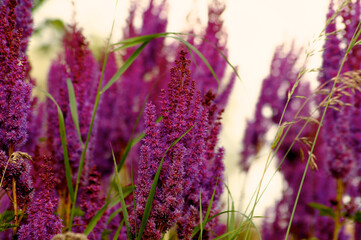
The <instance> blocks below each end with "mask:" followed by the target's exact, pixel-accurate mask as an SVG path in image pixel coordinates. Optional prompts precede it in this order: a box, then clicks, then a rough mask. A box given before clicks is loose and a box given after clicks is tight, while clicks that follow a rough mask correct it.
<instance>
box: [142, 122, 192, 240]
mask: <svg viewBox="0 0 361 240" xmlns="http://www.w3.org/2000/svg"><path fill="white" fill-rule="evenodd" d="M194 126H195V125H193V126H192V127H190V128H189V129H188V130H187V131H186V132H185V133H183V135H182V136H180V137H179V138H177V139H176V140H175V141H174V142H173V143H172V144H171V145H170V146H169V147H168V148H167V150H166V151H165V153H164V154H163V157H162V159H161V160H160V163H159V166H158V169H157V172H156V174H155V176H154V179H153V182H152V187H151V189H150V192H149V195H148V199H147V203H146V205H145V209H144V213H143V217H142V222H141V224H140V228H139V233H138V238H137V239H138V240H140V239H141V238H142V236H143V233H144V230H145V227H146V225H147V222H148V218H149V215H150V211H151V208H152V203H153V198H154V194H155V189H156V187H157V183H158V179H159V176H160V171H161V169H162V165H163V161H164V158H165V156H166V154H167V153H168V151H169V149H171V148H172V147H173V146H174V145H175V144H177V143H178V142H179V141H180V140H181V139H182V138H183V137H184V136H185V135H186V134H187V133H188V132H189V131H190V130H192V128H193V127H194Z"/></svg>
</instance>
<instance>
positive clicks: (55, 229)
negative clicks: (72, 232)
mask: <svg viewBox="0 0 361 240" xmlns="http://www.w3.org/2000/svg"><path fill="white" fill-rule="evenodd" d="M50 163H51V162H50V159H48V158H47V157H44V160H43V164H42V165H41V173H40V178H41V180H42V182H43V185H42V188H41V189H37V191H36V193H35V197H34V199H33V200H32V201H31V203H30V206H29V208H28V210H27V213H28V218H27V223H26V224H24V225H22V226H21V228H20V229H19V233H18V235H19V239H24V240H25V239H26V240H28V239H29V240H35V239H51V238H52V237H53V236H54V235H56V234H58V233H61V229H62V227H63V224H62V220H61V219H60V217H59V216H57V215H55V214H54V213H55V212H56V209H57V205H58V200H57V199H56V198H55V196H54V194H55V193H54V181H55V177H54V173H53V169H52V168H51V167H50Z"/></svg>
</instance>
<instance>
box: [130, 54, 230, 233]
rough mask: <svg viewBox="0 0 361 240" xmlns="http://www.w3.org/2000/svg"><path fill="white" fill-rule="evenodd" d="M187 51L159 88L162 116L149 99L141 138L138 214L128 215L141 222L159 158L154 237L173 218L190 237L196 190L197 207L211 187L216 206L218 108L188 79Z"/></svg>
mask: <svg viewBox="0 0 361 240" xmlns="http://www.w3.org/2000/svg"><path fill="white" fill-rule="evenodd" d="M186 54H187V53H186V52H185V51H180V53H179V58H178V59H177V60H176V61H175V67H173V68H172V69H171V79H170V82H169V85H168V91H167V92H166V91H162V93H161V111H160V113H161V116H162V117H163V119H162V120H161V122H160V123H157V122H156V120H157V112H156V106H155V105H153V104H151V103H148V105H147V107H146V115H145V116H146V117H145V126H146V128H145V137H144V139H143V144H142V147H141V158H140V162H139V170H138V180H137V182H136V185H137V189H136V191H135V200H136V209H135V210H136V216H137V218H138V219H133V220H132V221H133V222H132V224H133V226H134V225H135V222H134V221H137V226H139V224H140V221H141V218H142V216H143V213H144V208H145V203H146V201H147V198H148V195H149V191H150V187H151V185H152V182H153V178H154V175H155V173H156V171H157V169H158V166H159V163H160V161H161V159H162V158H163V157H164V162H163V165H162V169H161V174H160V177H159V180H158V185H157V188H156V193H155V196H154V200H153V204H152V210H151V214H150V218H149V220H148V223H147V228H146V230H145V233H144V237H145V238H154V239H159V238H160V236H161V234H162V233H164V232H166V231H167V230H168V229H170V228H171V227H172V226H174V224H176V223H177V224H178V226H179V230H178V235H179V236H181V237H184V238H189V237H190V234H191V232H192V231H191V229H192V228H194V227H195V225H196V222H189V220H190V219H198V218H199V216H198V214H199V210H198V211H196V210H195V209H198V208H199V204H200V202H199V198H200V194H201V199H202V207H203V209H207V208H208V204H209V200H210V198H211V196H212V194H213V191H214V189H215V187H216V186H217V188H216V195H215V198H214V199H215V200H214V206H217V202H218V200H219V196H220V194H221V192H222V190H221V189H222V187H221V186H222V184H221V180H222V172H223V170H224V169H223V163H222V159H223V149H220V150H217V149H216V144H217V136H218V133H219V129H220V123H219V117H218V114H219V111H218V109H217V106H216V105H215V104H213V103H212V100H213V99H214V97H215V96H214V95H213V94H211V93H209V94H207V96H202V95H201V93H200V91H196V90H195V85H196V84H195V81H191V76H190V70H189V66H190V64H191V62H190V60H188V59H187V58H186ZM188 130H190V131H189V132H188V133H187V134H185V133H186V132H187V131H188ZM183 134H185V135H184V136H183ZM180 137H182V138H181V139H180V140H179V141H178V142H177V143H176V144H175V145H174V146H172V147H171V148H169V149H168V147H170V146H171V145H172V143H174V141H176V140H177V139H179V138H180ZM167 149H168V151H167V152H166V150H167ZM214 208H215V209H216V207H214ZM185 217H187V219H185ZM205 235H206V234H205Z"/></svg>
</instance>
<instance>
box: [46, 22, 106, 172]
mask: <svg viewBox="0 0 361 240" xmlns="http://www.w3.org/2000/svg"><path fill="white" fill-rule="evenodd" d="M63 44H64V53H63V54H60V55H59V57H58V59H57V60H55V61H54V62H53V64H52V66H51V68H50V71H49V79H48V81H49V92H50V94H52V96H53V97H54V99H55V100H56V101H57V103H58V104H59V106H60V108H61V110H62V113H63V116H64V122H65V128H66V129H65V131H66V135H67V143H68V152H69V161H70V163H71V167H72V170H73V173H74V174H73V177H74V176H75V172H76V171H77V168H78V165H79V161H80V156H81V151H82V147H81V142H80V139H79V136H78V133H77V131H76V128H75V125H74V122H73V118H72V114H71V111H70V105H69V96H68V87H67V83H66V81H67V79H70V80H71V82H72V84H73V87H74V92H75V98H76V106H77V112H78V118H79V128H80V138H81V141H83V142H85V140H86V137H87V133H88V129H89V126H90V121H91V115H92V111H93V106H94V101H95V94H96V88H97V84H98V81H99V77H100V70H99V66H98V64H97V62H96V61H95V58H94V56H93V54H92V53H91V51H90V50H89V46H88V42H87V41H86V40H85V37H84V36H83V35H82V33H81V30H79V29H77V27H76V26H75V25H72V26H70V28H69V29H68V30H67V32H66V33H65V36H64V39H63ZM47 101H48V103H47V121H48V126H51V127H48V129H47V146H48V148H49V150H50V152H51V153H52V154H53V155H54V157H55V159H56V160H57V161H58V168H59V170H60V169H63V151H62V144H61V140H60V133H59V130H58V129H59V127H58V126H59V123H58V112H57V108H56V106H55V104H54V103H53V102H51V100H50V99H48V100H47ZM92 135H93V136H95V135H96V134H95V131H93V132H92ZM91 139H92V140H91V142H90V143H89V146H88V151H87V155H86V156H87V158H86V162H85V167H86V168H87V167H88V166H89V164H90V161H91V160H90V159H92V154H93V151H94V139H95V138H94V137H92V138H91ZM86 172H87V171H85V173H86ZM57 173H59V176H58V178H59V179H60V176H64V174H62V173H63V172H62V170H61V171H57Z"/></svg>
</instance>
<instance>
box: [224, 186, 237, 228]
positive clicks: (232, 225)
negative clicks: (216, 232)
mask: <svg viewBox="0 0 361 240" xmlns="http://www.w3.org/2000/svg"><path fill="white" fill-rule="evenodd" d="M223 184H224V186H225V187H226V189H227V192H228V198H229V197H230V198H231V201H232V207H231V219H230V220H229V216H228V215H229V214H227V231H230V229H232V230H233V229H234V228H235V221H236V216H235V210H234V209H235V207H234V200H233V196H232V193H231V191H230V189H229V187H228V185H227V184H226V183H225V182H223ZM227 207H228V208H229V204H228V206H227Z"/></svg>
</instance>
